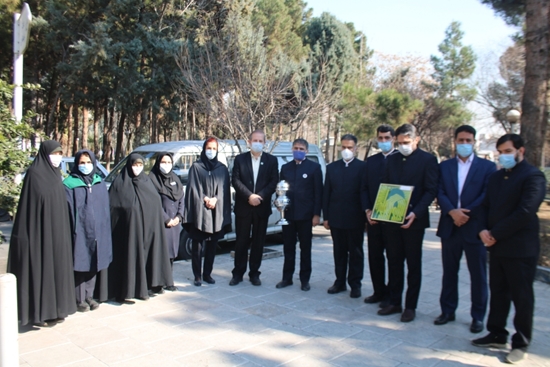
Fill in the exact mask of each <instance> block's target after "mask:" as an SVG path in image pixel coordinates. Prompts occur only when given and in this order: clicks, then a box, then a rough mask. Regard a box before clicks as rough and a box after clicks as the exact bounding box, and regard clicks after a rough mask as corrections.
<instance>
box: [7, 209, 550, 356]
mask: <svg viewBox="0 0 550 367" xmlns="http://www.w3.org/2000/svg"><path fill="white" fill-rule="evenodd" d="M437 216H438V214H437V213H433V214H432V226H433V227H434V226H435V223H436V221H437ZM0 230H2V228H0ZM6 247H7V246H6V245H0V256H1V255H2V252H1V251H4V252H7V249H6ZM276 248H281V247H280V246H276ZM365 263H366V267H365V278H364V281H363V297H362V298H360V299H352V298H350V297H349V292H347V293H340V294H337V295H329V294H327V292H326V290H327V288H328V287H329V286H330V285H331V284H332V282H333V280H334V276H333V260H332V242H331V239H330V235H329V233H328V231H325V230H324V229H322V228H321V227H319V228H317V229H316V230H315V237H314V243H313V275H312V279H311V287H312V289H311V291H309V292H302V291H301V290H300V287H299V281H297V279H296V277H295V284H294V285H293V286H291V287H288V288H284V289H282V290H279V289H276V288H275V284H276V283H277V282H278V281H279V280H280V278H281V271H282V264H283V258H282V257H280V258H274V259H268V260H264V262H263V264H262V268H261V270H262V275H261V279H262V283H263V284H262V286H261V287H254V286H252V285H251V284H250V283H249V282H248V281H244V282H243V283H241V284H239V285H237V286H234V287H230V286H229V285H228V282H229V280H230V278H231V269H232V258H231V257H230V255H229V254H225V255H219V256H217V257H216V262H215V264H214V273H213V277H214V278H215V279H216V280H217V283H216V284H215V285H203V286H202V287H195V286H193V285H192V283H191V274H192V272H191V264H190V263H188V262H179V263H176V264H175V265H174V278H175V280H176V285H177V286H178V287H179V289H180V290H179V291H178V292H174V293H166V294H163V295H159V296H157V297H155V298H152V299H150V300H149V301H136V304H135V305H122V306H120V305H116V304H110V303H107V304H102V305H101V307H100V308H99V309H98V310H96V311H92V312H86V313H77V314H75V315H72V316H70V317H68V318H67V320H66V321H65V323H63V324H59V325H57V326H55V327H53V328H51V329H32V330H27V331H22V332H21V333H20V334H19V351H20V363H21V366H41V367H46V366H167V367H168V366H231V365H235V366H278V365H285V366H300V367H303V366H316V367H317V366H419V367H423V366H438V367H440V366H500V365H502V363H503V362H502V361H503V360H504V356H505V354H506V351H500V350H486V349H482V348H477V347H474V346H472V345H471V344H470V340H471V339H473V338H474V335H473V334H471V333H470V332H469V330H468V326H469V323H470V321H471V320H470V316H469V304H470V303H469V285H468V284H469V281H468V275H467V271H466V270H465V269H466V267H465V264H464V266H463V269H464V270H463V271H462V273H461V284H460V296H461V298H460V305H459V307H460V308H459V310H457V320H456V321H455V322H453V323H450V324H447V325H444V326H435V325H433V319H434V318H435V317H436V316H437V315H438V314H439V313H440V312H439V306H438V299H439V291H440V283H441V260H440V243H439V240H438V238H437V237H436V236H435V229H434V228H432V229H429V230H428V231H427V233H426V237H425V242H424V257H423V282H422V291H421V294H420V301H419V305H418V310H417V318H416V320H415V321H413V322H412V323H408V324H404V323H401V322H400V321H399V315H391V316H385V317H384V316H378V315H377V314H376V311H377V309H378V308H377V306H376V305H367V304H365V303H363V298H364V297H365V296H368V295H370V293H371V292H372V287H371V283H370V277H369V270H368V263H367V262H366V261H365ZM3 269H4V268H2V270H3ZM535 292H536V297H537V299H536V311H535V331H534V336H533V343H532V345H531V349H530V351H529V359H528V360H526V361H524V362H522V363H521V365H524V366H550V285H548V284H545V283H541V282H536V283H535ZM509 325H512V322H511V320H510V322H509ZM478 335H484V334H483V333H482V334H478ZM475 337H477V335H476V336H475Z"/></svg>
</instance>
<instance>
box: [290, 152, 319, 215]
mask: <svg viewBox="0 0 550 367" xmlns="http://www.w3.org/2000/svg"><path fill="white" fill-rule="evenodd" d="M279 179H280V180H285V181H286V182H288V184H289V190H288V191H287V193H286V196H287V197H288V198H289V199H290V205H289V206H288V207H286V210H285V218H286V219H288V220H311V219H312V218H313V216H314V215H321V207H322V205H323V172H322V171H321V165H319V163H316V162H313V161H311V160H309V159H305V160H303V161H302V163H300V164H296V161H295V160H292V161H290V162H288V163H286V164H284V165H283V166H282V167H281V172H280V174H279Z"/></svg>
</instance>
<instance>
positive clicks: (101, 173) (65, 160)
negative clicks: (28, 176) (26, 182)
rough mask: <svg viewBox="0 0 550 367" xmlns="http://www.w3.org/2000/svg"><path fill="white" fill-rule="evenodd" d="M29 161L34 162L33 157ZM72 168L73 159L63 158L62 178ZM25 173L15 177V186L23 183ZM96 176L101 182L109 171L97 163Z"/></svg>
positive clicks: (61, 166)
mask: <svg viewBox="0 0 550 367" xmlns="http://www.w3.org/2000/svg"><path fill="white" fill-rule="evenodd" d="M30 160H31V161H32V160H34V157H31V158H30ZM73 166H74V157H63V159H62V160H61V165H60V167H59V168H60V169H61V173H62V174H63V176H68V175H69V174H70V173H71V170H72V169H73ZM25 173H26V172H23V173H21V174H20V175H17V176H16V178H15V182H16V183H17V184H19V183H21V182H22V181H23V178H25ZM97 174H98V175H99V176H100V177H101V179H102V180H105V179H106V178H107V176H108V175H109V171H107V169H106V168H105V167H104V166H103V165H102V164H101V163H99V161H98V162H97Z"/></svg>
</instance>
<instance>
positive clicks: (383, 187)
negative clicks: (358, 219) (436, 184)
mask: <svg viewBox="0 0 550 367" xmlns="http://www.w3.org/2000/svg"><path fill="white" fill-rule="evenodd" d="M413 189H414V186H404V185H392V184H385V183H382V184H380V187H379V188H378V195H376V201H375V202H374V208H373V210H372V215H371V218H372V220H378V221H382V222H391V223H399V224H403V222H404V221H405V217H406V216H407V208H408V207H409V202H410V201H411V195H412V192H413Z"/></svg>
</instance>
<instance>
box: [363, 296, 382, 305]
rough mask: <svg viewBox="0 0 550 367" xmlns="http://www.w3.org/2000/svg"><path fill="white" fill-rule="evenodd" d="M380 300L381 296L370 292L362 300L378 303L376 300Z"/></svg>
mask: <svg viewBox="0 0 550 367" xmlns="http://www.w3.org/2000/svg"><path fill="white" fill-rule="evenodd" d="M381 301H382V297H380V296H378V295H376V294H372V295H370V296H368V297H367V298H365V300H364V302H365V303H378V302H381Z"/></svg>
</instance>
